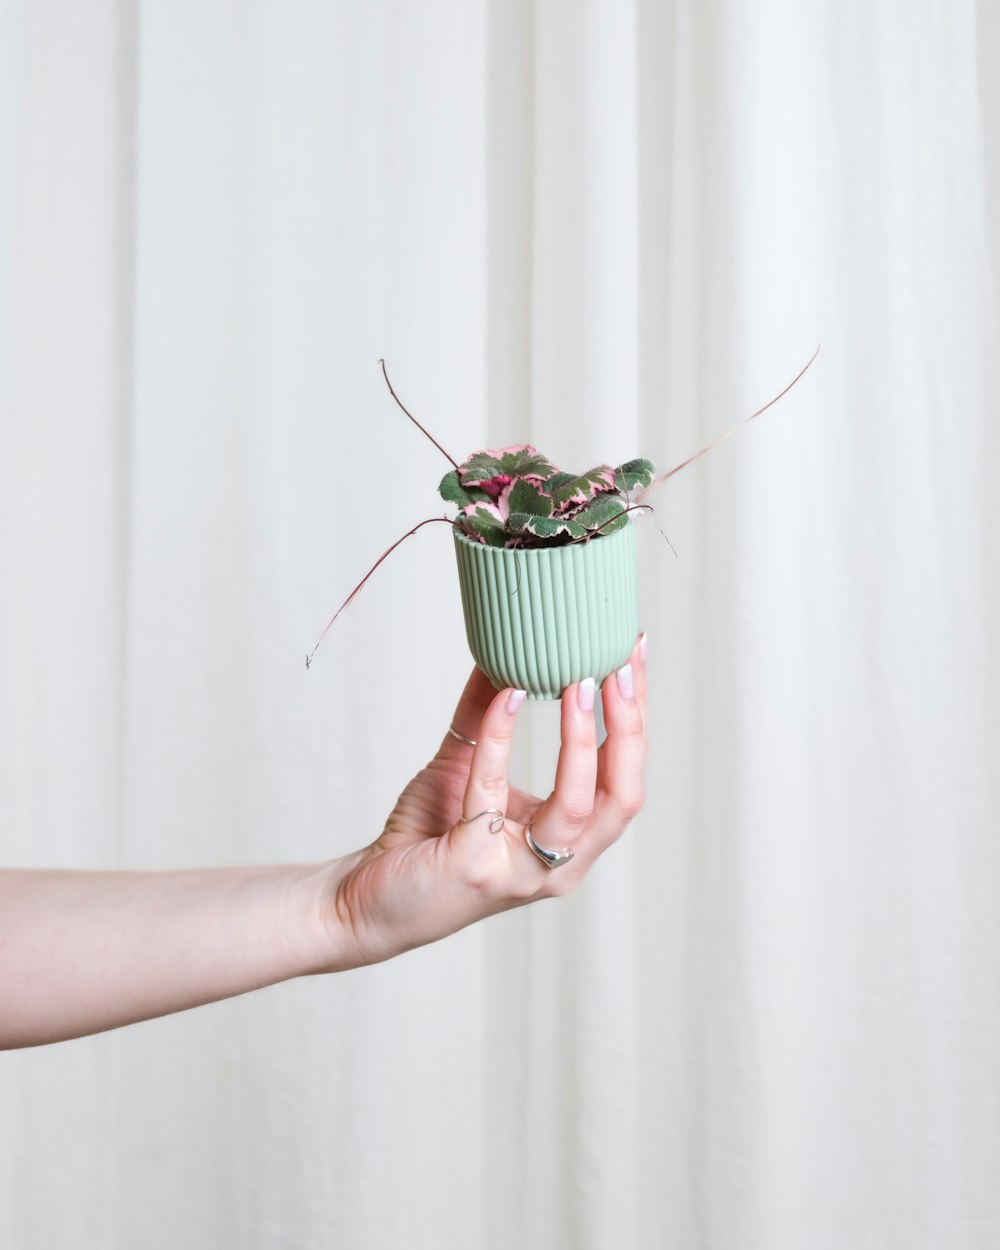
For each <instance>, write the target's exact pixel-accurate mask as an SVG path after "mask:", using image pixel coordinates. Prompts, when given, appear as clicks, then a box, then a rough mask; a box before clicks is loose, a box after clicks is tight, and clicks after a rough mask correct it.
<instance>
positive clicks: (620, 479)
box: [615, 459, 656, 494]
mask: <svg viewBox="0 0 1000 1250" xmlns="http://www.w3.org/2000/svg"><path fill="white" fill-rule="evenodd" d="M655 473H656V465H655V464H653V462H652V460H642V459H640V460H626V461H625V463H624V464H621V465H619V466H618V468H617V469H616V470H615V485H616V486H617V487H618V489H619V490H620V491H624V492H625V494H629V492H631V491H633V490H635V489H636V488H637V487H641V488H645V487H646V486H648V485H649V484H650V482H651V481H652V480H653V475H654V474H655Z"/></svg>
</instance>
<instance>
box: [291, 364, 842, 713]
mask: <svg viewBox="0 0 1000 1250" xmlns="http://www.w3.org/2000/svg"><path fill="white" fill-rule="evenodd" d="M818 352H819V348H817V349H816V352H814V353H813V355H812V357H811V358H810V360H809V361H808V362H807V364H806V365H805V366H804V367H803V368H802V369H801V370H800V371H799V373H798V374H797V375H796V376H795V378H793V379H792V381H791V382H790V383H789V384H788V385H787V386H786V387H785V388H784V390H782V391H781V392H780V393H779V394H778V395H776V396H775V397H774V398H773V399H771V400H769V401H768V403H766V404H765V405H764V406H763V407H762V408H758V409H757V411H756V412H754V413H751V415H750V416H749V417H745V418H744V419H743V420H742V421H740V422H739V424H738V425H736V426H734V427H733V428H732V429H730V430H728V431H727V432H726V433H725V434H723V435H722V436H721V437H720V438H717V439H715V440H714V441H713V442H712V443H710V444H709V445H708V446H707V447H703V448H702V449H701V450H700V451H698V452H696V453H695V454H694V455H692V456H689V457H688V458H687V460H684V461H682V462H681V463H680V464H679V465H676V466H675V467H674V468H673V469H670V470H669V471H668V472H666V473H663V474H661V475H660V476H659V477H656V476H654V475H655V468H654V466H653V462H652V461H651V460H646V459H635V460H628V461H626V462H624V463H622V464H619V465H617V466H611V465H607V464H601V465H598V466H597V467H596V468H594V469H590V470H588V471H587V472H586V473H579V474H578V473H571V472H565V471H563V470H561V469H558V468H557V467H556V466H555V465H554V464H553V463H552V462H551V461H550V460H548V459H547V458H546V457H545V456H543V455H541V454H540V453H539V452H538V451H536V449H535V448H534V447H532V446H531V445H530V444H527V443H524V444H514V445H513V446H510V447H503V448H500V449H499V450H497V451H477V452H474V453H473V454H472V455H471V456H469V458H468V459H467V460H465V461H464V463H462V464H459V463H458V462H457V461H456V460H454V459H453V458H452V457H451V456H450V455H449V454H448V452H447V451H445V449H444V448H443V447H442V446H441V444H440V443H439V442H438V441H437V439H435V438H434V437H433V435H431V434H430V433H428V431H427V430H426V429H424V427H423V426H422V425H421V424H420V422H419V421H418V420H417V419H416V417H414V416H413V414H412V413H411V412H410V411H409V410H408V409H407V408H406V407H405V405H404V404H403V403H402V401H401V400H400V399H399V396H398V395H397V394H396V392H395V391H394V390H393V387H392V383H391V382H390V381H389V375H388V373H387V372H386V368H385V362H384V361H380V362H379V363H380V365H381V366H382V372H383V376H384V377H385V382H386V385H387V386H388V388H389V392H390V394H391V395H392V397H393V399H394V400H395V401H396V403H397V404H398V405H399V407H400V408H401V409H402V410H403V412H404V413H405V414H406V416H407V417H409V419H410V420H411V421H412V422H413V424H414V425H415V426H416V427H417V428H418V429H419V430H420V431H421V433H422V434H424V435H425V436H426V437H427V438H428V439H430V441H431V442H432V443H433V444H434V446H435V447H437V449H438V450H439V451H440V452H441V453H442V455H443V456H445V458H446V459H447V460H448V461H449V462H450V463H451V465H452V468H451V470H450V471H449V472H448V473H446V474H445V476H444V477H443V478H442V479H441V482H440V485H439V487H438V490H439V492H440V494H441V496H442V498H443V499H444V500H445V501H446V502H447V503H449V504H453V505H455V506H456V507H457V509H458V514H457V516H455V517H430V518H428V519H427V520H425V521H421V522H419V523H418V524H417V525H415V526H414V527H413V529H411V530H409V531H407V533H406V534H404V535H403V536H402V538H399V539H397V541H396V542H394V543H393V544H392V546H391V547H389V549H388V550H387V551H385V552H384V553H383V554H382V555H381V556H380V557H379V559H378V560H377V561H376V562H375V564H374V565H372V567H371V568H370V569H369V570H368V572H367V573H366V574H365V576H364V577H363V578H362V580H361V581H360V582H359V583H358V585H357V586H356V587H355V588H354V590H353V591H352V592H351V593H350V595H348V597H347V599H346V600H345V601H344V602H343V603H342V604H341V606H340V607H339V608H338V609H337V611H336V612H335V613H334V615H333V617H332V618H331V619H330V621H329V623H328V624H327V626H326V628H325V629H324V630H323V633H322V634H321V635H320V637H319V640H318V641H317V643H316V646H315V647H313V649H312V651H311V652H310V653H309V655H308V656H307V657H306V667H307V668H308V667H309V666H310V664H311V663H312V658H313V656H314V655H315V654H316V650H317V649H318V647H319V645H320V643H321V642H322V641H323V639H324V638H325V637H326V634H327V632H328V631H329V629H330V628H331V626H332V625H333V624H334V622H335V621H336V620H337V617H338V616H339V615H340V613H341V612H342V611H343V610H344V609H345V608H346V607H347V606H348V604H350V603H351V602H352V601H353V600H354V598H355V596H356V595H357V594H358V593H359V591H360V590H361V589H362V587H363V586H364V585H365V583H366V582H367V580H368V578H369V577H371V575H372V573H374V572H375V570H376V569H377V568H378V566H379V565H380V564H381V563H382V561H383V560H385V559H386V557H387V556H389V555H390V554H391V553H392V552H393V551H395V549H396V547H398V546H399V544H400V543H401V542H403V541H404V540H405V539H406V538H409V537H410V536H411V535H412V534H415V533H416V532H417V530H419V529H421V528H422V527H423V526H424V525H429V524H431V523H432V522H434V521H444V522H446V523H448V524H449V525H451V526H452V529H453V532H454V546H455V555H456V558H457V562H458V576H459V584H460V586H461V591H462V608H463V611H464V614H465V629H466V635H467V637H468V640H469V647H470V649H471V651H472V654H473V657H474V659H475V661H476V663H477V664H478V665H479V667H480V668H481V669H482V670H483V672H484V673H486V675H487V676H488V677H489V678H490V680H491V681H492V682H493V684H494V685H495V686H497V688H498V689H502V688H503V687H505V686H513V687H515V688H517V689H521V690H526V691H527V693H528V696H529V698H534V699H557V698H559V696H560V695H561V694H562V691H563V690H564V689H565V688H566V686H568V685H569V684H570V683H572V682H574V681H579V680H581V679H582V678H584V677H593V678H595V679H596V680H597V682H598V684H600V682H601V681H603V680H604V678H605V677H607V675H608V674H609V673H611V672H614V670H615V669H617V668H620V667H621V665H622V664H624V663H625V661H626V660H627V658H628V656H629V653H630V652H631V650H632V647H633V645H634V643H635V638H636V635H637V633H638V625H639V621H638V594H637V582H638V579H637V576H636V556H635V533H634V528H633V519H634V514H635V512H636V511H637V510H638V509H649V505H648V504H644V503H643V502H642V500H643V499H644V498H645V496H646V495H648V494H649V492H650V491H652V490H654V489H655V488H656V487H657V486H660V485H661V484H662V483H663V482H665V481H666V480H667V479H668V478H670V477H673V475H674V474H675V473H679V472H680V470H681V469H684V468H686V467H687V466H688V465H689V464H691V463H692V462H693V461H695V460H697V459H698V458H699V457H700V456H703V455H705V454H706V452H709V451H711V450H712V448H713V447H717V446H718V445H719V444H720V443H722V442H724V441H725V440H726V439H727V438H729V437H730V436H731V435H732V434H734V433H735V432H736V430H737V429H739V428H740V427H741V426H743V425H746V424H747V423H748V422H749V421H752V420H753V419H754V418H755V417H758V416H760V414H761V413H763V412H766V411H767V409H768V408H770V407H771V406H772V404H775V403H777V401H778V400H779V399H781V397H782V396H783V395H785V394H787V392H788V391H789V390H791V388H792V387H793V386H794V385H795V383H796V382H798V380H799V378H801V377H802V375H803V374H804V373H805V371H806V369H808V368H809V366H810V365H811V364H812V362H813V360H815V359H816V355H817V354H818Z"/></svg>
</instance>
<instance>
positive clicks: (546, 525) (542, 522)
mask: <svg viewBox="0 0 1000 1250" xmlns="http://www.w3.org/2000/svg"><path fill="white" fill-rule="evenodd" d="M507 530H508V532H509V533H511V534H532V535H533V536H534V537H535V538H559V537H561V536H562V535H563V534H565V535H566V536H567V537H569V538H583V537H585V536H586V533H587V531H586V530H585V529H584V528H583V526H582V525H577V523H576V522H575V521H570V520H569V519H568V518H566V517H557V516H551V517H548V516H531V515H530V514H529V513H527V512H512V513H511V514H510V516H509V517H508V518H507Z"/></svg>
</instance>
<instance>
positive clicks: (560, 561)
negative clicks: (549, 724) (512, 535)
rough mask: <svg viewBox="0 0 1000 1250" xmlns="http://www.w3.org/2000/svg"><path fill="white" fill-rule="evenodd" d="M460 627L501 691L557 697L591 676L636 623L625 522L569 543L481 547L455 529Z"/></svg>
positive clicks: (625, 646)
mask: <svg viewBox="0 0 1000 1250" xmlns="http://www.w3.org/2000/svg"><path fill="white" fill-rule="evenodd" d="M454 533H455V554H456V556H457V557H458V579H459V582H460V584H461V588H462V608H463V610H464V612H465V631H466V634H467V635H468V639H469V647H470V649H471V650H472V655H473V658H474V659H475V661H476V663H477V664H478V665H479V667H480V668H481V669H482V670H483V672H484V673H485V674H486V675H487V677H489V679H490V681H491V682H492V683H493V684H494V686H496V687H497V689H498V690H502V689H503V688H504V687H505V686H513V687H515V688H516V689H519V690H526V691H527V692H528V697H529V698H531V699H558V698H559V696H560V695H561V694H562V692H563V690H565V689H566V687H567V686H568V685H569V684H570V683H571V682H574V681H580V680H581V679H582V678H584V677H594V678H596V679H597V683H598V685H600V683H601V682H602V681H603V680H604V678H605V677H607V675H608V674H609V673H613V672H614V671H615V669H618V668H621V666H622V665H623V664H624V663H625V661H626V660H627V659H628V657H629V655H630V654H631V651H632V648H633V646H634V645H635V639H636V634H637V632H638V629H639V604H638V587H637V579H636V559H635V534H634V532H633V526H632V524H631V523H629V524H628V525H625V526H624V527H623V528H622V529H620V530H617V531H616V532H615V533H614V534H608V535H606V536H601V537H599V538H591V539H589V540H587V541H586V542H580V543H572V544H570V545H569V546H566V547H536V548H534V549H529V550H522V549H517V550H511V549H508V548H506V547H488V546H486V545H485V544H484V543H478V542H475V541H474V540H473V539H471V538H467V537H466V536H465V535H464V534H462V533H461V532H460V531H459V530H457V529H456V530H455V531H454Z"/></svg>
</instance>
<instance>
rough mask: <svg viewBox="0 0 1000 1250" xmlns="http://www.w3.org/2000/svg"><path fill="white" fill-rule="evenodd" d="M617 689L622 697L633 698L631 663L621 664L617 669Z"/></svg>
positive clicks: (633, 684) (633, 687)
mask: <svg viewBox="0 0 1000 1250" xmlns="http://www.w3.org/2000/svg"><path fill="white" fill-rule="evenodd" d="M618 689H619V691H620V692H621V696H622V698H623V699H634V698H635V683H634V682H633V680H632V665H631V664H623V665H622V667H621V668H620V669H619V670H618Z"/></svg>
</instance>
